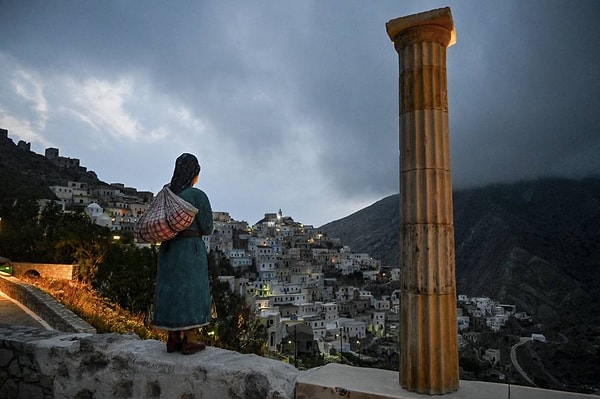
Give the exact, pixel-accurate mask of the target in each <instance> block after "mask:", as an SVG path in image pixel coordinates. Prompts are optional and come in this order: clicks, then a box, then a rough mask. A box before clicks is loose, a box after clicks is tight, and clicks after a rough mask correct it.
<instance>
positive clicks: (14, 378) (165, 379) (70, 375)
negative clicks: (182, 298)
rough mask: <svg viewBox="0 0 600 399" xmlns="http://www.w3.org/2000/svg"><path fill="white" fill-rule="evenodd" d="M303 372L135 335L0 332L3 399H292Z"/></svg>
mask: <svg viewBox="0 0 600 399" xmlns="http://www.w3.org/2000/svg"><path fill="white" fill-rule="evenodd" d="M301 374H302V372H300V371H298V370H297V369H296V368H294V367H293V366H291V365H289V364H287V363H282V362H280V361H276V360H272V359H266V358H262V357H259V356H257V355H243V354H240V353H237V352H231V351H227V350H224V349H219V348H214V347H208V348H206V349H205V350H204V351H202V352H199V353H197V354H194V355H190V356H185V355H181V354H179V353H167V351H166V346H165V344H164V342H159V341H156V340H141V339H139V338H138V337H137V336H135V335H120V334H85V333H75V334H69V333H61V332H57V331H51V330H38V329H35V328H30V327H13V326H0V399H2V398H28V399H38V398H39V399H49V398H61V399H62V398H79V399H86V398H94V399H103V398H106V399H108V398H111V399H112V398H116V399H118V398H157V399H158V398H169V399H177V398H181V399H184V398H185V399H193V398H197V399H200V398H219V399H228V398H231V399H292V398H294V392H295V384H296V380H297V379H298V377H299V376H300V375H301Z"/></svg>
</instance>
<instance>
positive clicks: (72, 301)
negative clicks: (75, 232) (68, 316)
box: [27, 278, 167, 341]
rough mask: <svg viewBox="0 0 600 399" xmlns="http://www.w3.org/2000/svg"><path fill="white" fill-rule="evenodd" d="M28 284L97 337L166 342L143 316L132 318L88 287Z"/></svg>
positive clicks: (46, 281) (64, 282)
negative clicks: (121, 336) (117, 335)
mask: <svg viewBox="0 0 600 399" xmlns="http://www.w3.org/2000/svg"><path fill="white" fill-rule="evenodd" d="M27 282H28V283H30V284H33V285H35V286H36V287H38V288H39V289H41V290H43V291H44V292H46V293H48V294H49V295H51V296H52V297H54V298H55V299H56V300H57V301H59V302H60V303H62V304H63V305H64V306H65V307H67V308H68V309H69V310H71V311H72V312H73V313H75V314H77V315H78V316H79V317H81V318H82V319H84V320H85V321H86V322H88V323H89V324H91V325H92V326H93V327H94V328H95V329H96V331H97V332H98V333H99V334H102V333H113V332H114V333H120V334H124V333H135V334H137V335H138V336H139V337H140V338H141V339H157V340H161V341H166V339H167V336H166V333H164V332H162V331H158V330H156V329H154V328H152V327H151V326H147V325H146V324H145V323H144V315H143V314H132V313H131V312H129V311H127V310H125V309H122V308H121V307H119V306H118V305H116V304H114V303H111V302H110V301H108V300H107V299H106V298H103V297H101V296H99V295H98V294H97V293H96V291H94V289H92V288H91V287H90V286H89V285H87V284H84V283H81V282H77V281H72V280H53V279H44V278H35V279H28V280H27Z"/></svg>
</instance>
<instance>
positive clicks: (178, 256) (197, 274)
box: [154, 237, 211, 331]
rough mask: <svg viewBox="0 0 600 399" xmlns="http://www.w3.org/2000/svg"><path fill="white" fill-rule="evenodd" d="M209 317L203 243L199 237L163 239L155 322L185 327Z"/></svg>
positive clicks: (167, 326)
mask: <svg viewBox="0 0 600 399" xmlns="http://www.w3.org/2000/svg"><path fill="white" fill-rule="evenodd" d="M210 321H211V296H210V287H209V280H208V258H207V253H206V246H205V245H204V241H202V238H200V237H186V238H177V239H173V240H170V241H166V242H164V243H163V244H162V245H161V246H160V249H159V252H158V271H157V276H156V298H155V302H154V325H155V326H156V328H159V329H162V330H171V331H172V330H186V329H190V328H195V327H200V326H203V325H206V324H208V323H209V322H210Z"/></svg>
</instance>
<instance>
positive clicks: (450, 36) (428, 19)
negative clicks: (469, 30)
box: [385, 7, 456, 52]
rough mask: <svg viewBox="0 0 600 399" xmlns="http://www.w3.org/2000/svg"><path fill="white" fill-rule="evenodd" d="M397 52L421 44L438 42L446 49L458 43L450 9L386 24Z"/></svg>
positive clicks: (415, 15)
mask: <svg viewBox="0 0 600 399" xmlns="http://www.w3.org/2000/svg"><path fill="white" fill-rule="evenodd" d="M385 27H386V30H387V33H388V36H389V37H390V39H391V40H392V42H394V46H395V47H396V50H397V51H398V52H399V51H400V50H401V49H402V48H404V47H406V46H408V45H411V44H415V43H421V42H436V43H439V44H441V45H442V46H444V47H450V46H452V45H453V44H454V43H456V31H455V30H454V22H453V20H452V13H451V12H450V8H448V7H445V8H439V9H437V10H431V11H426V12H422V13H419V14H413V15H409V16H406V17H400V18H395V19H392V20H390V21H388V23H386V24H385Z"/></svg>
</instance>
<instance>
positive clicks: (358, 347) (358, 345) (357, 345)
mask: <svg viewBox="0 0 600 399" xmlns="http://www.w3.org/2000/svg"><path fill="white" fill-rule="evenodd" d="M356 352H357V353H358V367H360V341H359V340H356Z"/></svg>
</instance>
